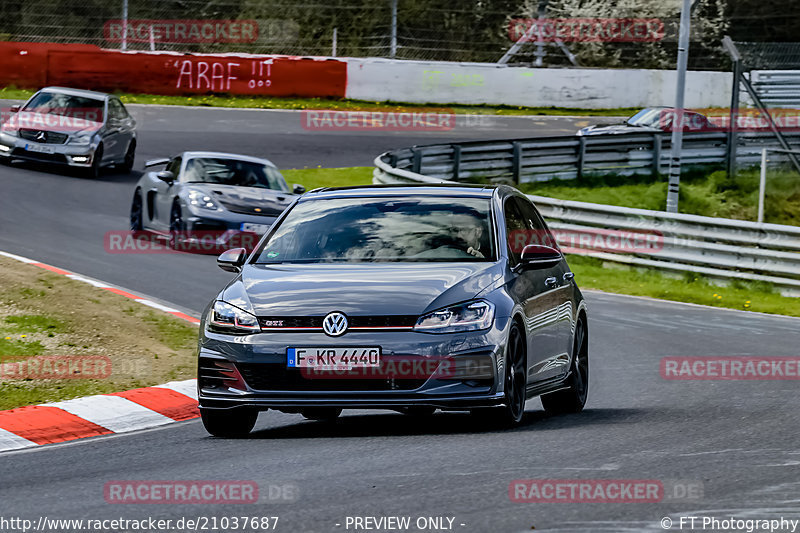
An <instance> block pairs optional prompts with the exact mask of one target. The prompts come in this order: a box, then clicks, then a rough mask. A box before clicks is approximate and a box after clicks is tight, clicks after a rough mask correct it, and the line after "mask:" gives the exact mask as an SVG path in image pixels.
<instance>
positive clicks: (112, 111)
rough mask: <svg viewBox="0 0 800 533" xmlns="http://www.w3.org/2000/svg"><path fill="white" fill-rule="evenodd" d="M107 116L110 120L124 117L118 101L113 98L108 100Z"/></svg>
mask: <svg viewBox="0 0 800 533" xmlns="http://www.w3.org/2000/svg"><path fill="white" fill-rule="evenodd" d="M108 118H109V119H111V120H122V119H123V118H125V117H123V116H122V114H121V113H120V109H119V102H117V101H116V100H114V99H113V98H111V99H110V100H109V101H108Z"/></svg>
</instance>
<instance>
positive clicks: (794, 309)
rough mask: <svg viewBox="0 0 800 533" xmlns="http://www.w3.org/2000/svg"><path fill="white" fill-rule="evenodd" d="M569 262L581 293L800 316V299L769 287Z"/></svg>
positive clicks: (584, 260) (577, 259)
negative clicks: (713, 281)
mask: <svg viewBox="0 0 800 533" xmlns="http://www.w3.org/2000/svg"><path fill="white" fill-rule="evenodd" d="M567 260H568V262H569V266H570V268H571V269H572V271H573V272H575V279H576V281H577V283H578V286H580V287H581V288H582V289H599V290H602V291H606V292H615V293H619V294H631V295H634V296H649V297H651V298H660V299H662V300H673V301H677V302H689V303H695V304H702V305H710V306H713V307H724V308H728V309H741V310H743V311H758V312H761V313H773V314H780V315H790V316H800V298H790V297H786V296H781V295H780V294H778V293H777V292H775V291H774V290H773V289H772V286H771V285H769V284H767V283H758V282H742V281H738V280H737V281H731V282H730V284H729V285H727V286H724V287H723V286H719V285H714V284H712V283H710V282H709V281H708V280H707V279H706V278H704V277H702V276H700V275H697V274H688V273H687V274H686V275H683V276H680V278H674V277H672V276H667V275H664V274H663V273H661V272H659V271H656V270H647V269H640V268H631V267H628V266H626V265H617V264H615V263H610V262H604V261H602V260H600V259H597V258H594V257H586V256H581V255H570V256H569V257H568V258H567Z"/></svg>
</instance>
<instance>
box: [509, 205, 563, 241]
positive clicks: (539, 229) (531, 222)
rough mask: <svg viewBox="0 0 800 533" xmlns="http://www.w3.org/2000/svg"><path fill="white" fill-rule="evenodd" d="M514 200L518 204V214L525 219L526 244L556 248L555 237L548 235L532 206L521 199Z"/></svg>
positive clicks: (542, 221)
mask: <svg viewBox="0 0 800 533" xmlns="http://www.w3.org/2000/svg"><path fill="white" fill-rule="evenodd" d="M516 200H517V201H518V202H519V207H520V212H521V213H522V217H523V218H524V219H525V226H526V228H527V229H529V230H530V235H529V238H528V240H527V242H526V244H544V245H545V246H552V247H554V248H558V244H556V239H555V237H553V234H552V233H550V230H549V229H548V228H547V225H546V224H545V222H544V219H542V216H541V215H540V214H539V212H538V211H537V210H536V208H535V207H534V206H533V204H532V203H531V202H530V201H528V200H524V199H522V198H517V199H516Z"/></svg>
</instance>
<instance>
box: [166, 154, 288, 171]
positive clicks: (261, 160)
mask: <svg viewBox="0 0 800 533" xmlns="http://www.w3.org/2000/svg"><path fill="white" fill-rule="evenodd" d="M181 157H183V158H184V159H197V158H198V157H214V158H217V159H236V160H238V161H249V162H250V163H262V164H265V165H268V166H271V167H274V168H278V167H276V166H275V163H273V162H272V161H270V160H269V159H264V158H263V157H252V156H249V155H242V154H232V153H229V152H183V153H182V154H181Z"/></svg>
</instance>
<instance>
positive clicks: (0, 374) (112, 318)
mask: <svg viewBox="0 0 800 533" xmlns="http://www.w3.org/2000/svg"><path fill="white" fill-rule="evenodd" d="M196 348H197V327H196V326H194V325H191V324H188V323H187V322H185V321H183V320H180V319H178V318H176V317H173V316H169V315H166V314H164V313H159V312H156V311H154V310H152V309H150V308H148V307H145V306H142V305H139V304H135V303H131V301H130V300H128V299H126V298H123V297H121V296H118V295H116V294H113V293H110V292H108V291H104V290H102V289H97V288H95V287H91V286H90V285H87V284H85V283H81V282H78V281H75V280H71V279H69V278H66V277H64V276H59V275H56V274H53V273H50V272H46V271H43V270H41V269H39V268H37V267H35V266H31V265H24V264H21V263H18V262H16V261H12V260H10V259H6V258H2V257H0V365H2V366H0V410H2V409H11V408H14V407H19V406H23V405H31V404H38V403H46V402H53V401H59V400H67V399H70V398H75V397H79V396H86V395H90V394H102V393H108V392H114V391H121V390H128V389H133V388H138V387H145V386H151V385H158V384H161V383H166V382H168V381H172V380H176V379H187V378H190V377H194V376H195V373H196V370H195V365H196V356H195V353H196ZM84 356H89V357H90V358H94V359H82V357H84ZM42 357H43V359H38V358H42ZM52 357H56V358H57V359H55V360H53V359H52ZM98 357H99V358H100V359H97V358H98ZM48 358H49V359H48ZM48 360H49V361H51V363H50V364H51V365H52V366H50V367H49V368H50V370H49V371H43V372H44V373H38V370H35V369H38V368H44V367H43V366H41V367H40V366H39V365H44V364H45V362H46V361H48ZM89 360H94V361H103V360H106V361H108V362H109V363H110V365H111V366H110V373H109V374H108V375H97V374H94V375H93V374H89V373H83V375H80V374H77V375H72V376H71V377H69V378H64V377H62V376H60V375H57V374H52V373H47V372H53V371H54V370H55V368H56V365H63V364H64V362H68V361H72V362H74V363H73V364H75V365H76V366H75V368H76V369H78V368H81V366H80V365H81V362H82V361H89ZM53 361H57V362H56V363H54V362H53ZM79 372H81V371H79Z"/></svg>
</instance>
